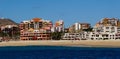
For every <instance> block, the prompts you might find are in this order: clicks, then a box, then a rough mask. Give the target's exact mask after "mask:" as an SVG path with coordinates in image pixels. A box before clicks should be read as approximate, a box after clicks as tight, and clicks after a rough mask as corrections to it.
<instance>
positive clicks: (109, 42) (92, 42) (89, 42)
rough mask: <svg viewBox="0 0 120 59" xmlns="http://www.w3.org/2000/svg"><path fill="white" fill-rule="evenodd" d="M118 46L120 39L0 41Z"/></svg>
mask: <svg viewBox="0 0 120 59" xmlns="http://www.w3.org/2000/svg"><path fill="white" fill-rule="evenodd" d="M31 45H33V46H34V45H35V46H36V45H37V46H76V47H120V40H36V41H8V42H0V46H31Z"/></svg>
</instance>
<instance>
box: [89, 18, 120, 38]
mask: <svg viewBox="0 0 120 59" xmlns="http://www.w3.org/2000/svg"><path fill="white" fill-rule="evenodd" d="M88 39H91V40H108V39H109V40H115V39H120V21H119V19H115V18H104V19H102V20H101V21H100V22H98V23H97V24H96V25H95V26H94V28H93V32H91V33H90V34H89V38H88Z"/></svg>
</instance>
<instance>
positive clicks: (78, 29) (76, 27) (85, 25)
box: [69, 23, 90, 33]
mask: <svg viewBox="0 0 120 59" xmlns="http://www.w3.org/2000/svg"><path fill="white" fill-rule="evenodd" d="M88 28H90V24H89V23H75V24H73V25H72V26H71V27H69V32H72V33H78V32H81V31H83V30H84V29H88Z"/></svg>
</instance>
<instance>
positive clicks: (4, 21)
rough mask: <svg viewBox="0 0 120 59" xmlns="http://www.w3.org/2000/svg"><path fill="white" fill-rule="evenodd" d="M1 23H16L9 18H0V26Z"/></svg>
mask: <svg viewBox="0 0 120 59" xmlns="http://www.w3.org/2000/svg"><path fill="white" fill-rule="evenodd" d="M2 25H17V23H16V22H14V21H12V20H11V19H7V18H0V26H2Z"/></svg>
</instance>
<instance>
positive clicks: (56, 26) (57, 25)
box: [51, 20, 64, 32]
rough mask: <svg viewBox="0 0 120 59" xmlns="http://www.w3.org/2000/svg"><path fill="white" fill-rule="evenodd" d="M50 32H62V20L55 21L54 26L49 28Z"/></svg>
mask: <svg viewBox="0 0 120 59" xmlns="http://www.w3.org/2000/svg"><path fill="white" fill-rule="evenodd" d="M51 31H52V32H64V21H63V20H59V21H56V22H55V24H54V26H53V27H52V29H51Z"/></svg>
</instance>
